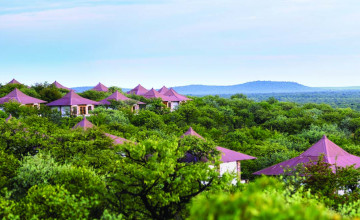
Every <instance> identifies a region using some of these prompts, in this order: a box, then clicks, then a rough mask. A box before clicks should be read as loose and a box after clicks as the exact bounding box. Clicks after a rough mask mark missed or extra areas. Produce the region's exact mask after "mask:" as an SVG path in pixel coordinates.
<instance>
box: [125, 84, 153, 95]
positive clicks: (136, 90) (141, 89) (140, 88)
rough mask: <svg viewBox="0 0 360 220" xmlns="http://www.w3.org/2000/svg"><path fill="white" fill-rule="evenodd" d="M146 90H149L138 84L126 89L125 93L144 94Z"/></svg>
mask: <svg viewBox="0 0 360 220" xmlns="http://www.w3.org/2000/svg"><path fill="white" fill-rule="evenodd" d="M148 91H149V90H147V89H145V88H144V87H143V86H142V85H140V84H139V85H137V86H136V87H135V88H133V89H132V90H130V91H128V92H127V94H134V95H144V94H145V93H147V92H148Z"/></svg>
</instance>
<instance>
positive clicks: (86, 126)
mask: <svg viewBox="0 0 360 220" xmlns="http://www.w3.org/2000/svg"><path fill="white" fill-rule="evenodd" d="M94 127H95V125H93V124H92V123H91V122H90V121H89V120H87V118H86V117H84V118H83V119H82V120H81V121H80V122H79V123H77V124H76V125H75V126H74V127H73V128H72V129H77V128H82V129H83V130H87V129H90V128H94ZM105 135H106V136H107V137H109V138H110V139H112V140H113V144H114V145H118V144H124V143H125V142H131V141H129V140H127V139H125V138H122V137H118V136H115V135H112V134H108V133H105Z"/></svg>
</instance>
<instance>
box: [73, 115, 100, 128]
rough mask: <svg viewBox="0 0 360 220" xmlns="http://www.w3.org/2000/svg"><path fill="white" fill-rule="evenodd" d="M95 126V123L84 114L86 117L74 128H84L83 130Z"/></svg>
mask: <svg viewBox="0 0 360 220" xmlns="http://www.w3.org/2000/svg"><path fill="white" fill-rule="evenodd" d="M93 127H95V126H94V125H93V123H91V122H90V121H89V120H87V119H86V117H85V116H84V118H83V119H82V120H81V121H80V122H79V123H77V124H76V125H75V126H74V127H73V128H72V129H77V128H82V129H83V130H87V129H89V128H93Z"/></svg>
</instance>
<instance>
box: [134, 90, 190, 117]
mask: <svg viewBox="0 0 360 220" xmlns="http://www.w3.org/2000/svg"><path fill="white" fill-rule="evenodd" d="M128 94H135V95H140V96H143V97H144V98H147V99H153V98H160V99H161V100H162V101H163V103H164V104H165V105H166V107H168V108H170V110H171V111H174V110H176V108H177V107H178V106H179V105H180V104H181V103H183V102H187V101H190V100H191V99H189V98H187V97H186V96H183V95H180V94H179V93H177V92H176V91H175V90H174V89H173V88H170V89H168V88H167V87H166V86H163V87H162V88H161V89H159V90H158V91H156V90H155V89H153V88H152V89H151V90H147V89H146V88H144V87H143V86H142V85H140V84H139V85H137V86H136V87H135V88H133V89H132V90H130V91H129V92H128Z"/></svg>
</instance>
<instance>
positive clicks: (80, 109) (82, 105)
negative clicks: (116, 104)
mask: <svg viewBox="0 0 360 220" xmlns="http://www.w3.org/2000/svg"><path fill="white" fill-rule="evenodd" d="M99 104H100V103H99V102H96V101H93V100H90V99H86V98H83V97H81V96H79V95H78V94H76V93H75V92H74V91H73V90H71V91H70V92H69V93H68V94H66V95H65V96H64V97H62V98H61V99H58V100H55V101H53V102H50V103H49V104H47V106H51V107H52V108H53V109H58V111H59V112H61V115H63V116H64V115H67V114H73V115H76V116H77V115H85V116H88V115H89V112H90V111H91V110H93V109H94V108H95V105H99Z"/></svg>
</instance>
